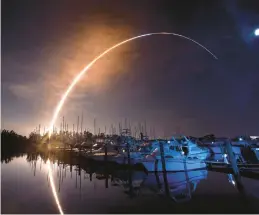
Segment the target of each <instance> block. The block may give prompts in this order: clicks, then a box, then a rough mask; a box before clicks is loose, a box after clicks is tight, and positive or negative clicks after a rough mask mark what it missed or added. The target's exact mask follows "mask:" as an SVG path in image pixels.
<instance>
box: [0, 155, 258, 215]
mask: <svg viewBox="0 0 259 215" xmlns="http://www.w3.org/2000/svg"><path fill="white" fill-rule="evenodd" d="M80 162H81V163H84V165H79V166H78V165H75V164H74V162H73V161H72V160H71V159H70V164H69V162H63V163H61V161H57V160H55V159H52V160H51V162H50V166H51V169H52V174H51V175H52V177H53V179H54V180H53V182H54V185H55V189H56V191H57V197H58V200H59V202H60V206H61V208H62V210H63V212H64V213H65V214H66V213H259V206H258V203H259V181H258V180H254V179H248V178H242V182H243V185H244V187H245V193H240V192H239V191H238V189H237V188H236V187H235V186H234V185H233V183H231V182H229V179H228V175H227V174H224V173H215V172H209V171H207V170H203V171H192V172H187V173H184V172H181V173H179V172H178V173H170V174H169V173H168V174H167V175H166V176H164V175H163V174H158V175H155V174H149V175H147V174H146V173H144V172H141V171H132V172H131V173H129V171H128V170H118V169H117V170H112V173H111V172H110V173H109V174H105V172H107V170H105V167H104V166H102V167H98V166H96V165H95V166H94V168H93V167H91V166H89V165H90V164H85V163H86V162H85V161H80ZM1 171H2V174H1V179H2V180H1V187H2V193H1V194H2V198H1V199H2V200H1V201H2V202H1V203H2V204H1V206H2V213H26V214H28V213H34V214H36V213H41V214H43V213H44V214H46V213H59V209H58V206H57V203H56V200H55V198H54V195H53V186H51V183H50V175H49V174H50V173H49V169H48V164H47V162H46V159H44V160H43V159H41V158H40V157H36V158H35V157H34V158H33V157H30V156H28V155H24V156H21V157H16V158H13V160H11V161H10V162H7V163H5V162H3V163H2V170H1ZM165 177H166V179H167V186H165V181H164V180H165ZM167 188H169V189H167ZM165 190H169V193H166V191H165Z"/></svg>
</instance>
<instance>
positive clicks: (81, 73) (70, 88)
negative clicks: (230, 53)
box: [49, 32, 218, 137]
mask: <svg viewBox="0 0 259 215" xmlns="http://www.w3.org/2000/svg"><path fill="white" fill-rule="evenodd" d="M152 35H173V36H177V37H181V38H184V39H187V40H189V41H192V42H193V43H195V44H197V45H198V46H200V47H201V48H203V49H205V50H206V51H207V52H208V53H209V54H211V55H212V56H213V57H214V58H215V59H216V60H217V59H218V58H217V57H216V55H214V54H213V53H212V52H211V51H210V50H209V49H207V48H206V47H205V46H203V45H201V44H200V43H198V42H197V41H195V40H193V39H191V38H189V37H187V36H184V35H181V34H176V33H169V32H158V33H148V34H142V35H139V36H135V37H132V38H129V39H126V40H124V41H122V42H119V43H117V44H116V45H114V46H112V47H110V48H108V49H106V50H105V51H104V52H103V53H101V54H100V55H98V56H97V57H96V58H94V59H93V60H92V61H91V62H90V63H89V64H88V65H87V66H86V67H85V68H84V69H83V70H81V71H80V72H79V74H78V75H77V76H76V77H75V78H74V80H73V81H72V83H71V84H70V85H69V87H68V88H67V90H66V91H65V93H64V94H63V95H62V97H61V99H60V101H59V103H58V105H57V107H56V109H55V111H54V114H53V117H52V119H51V122H50V125H49V128H53V126H54V125H55V122H56V120H57V117H58V115H59V112H60V110H61V109H62V107H63V105H64V103H65V101H66V98H67V97H68V95H69V93H70V92H71V91H72V90H73V88H74V86H75V85H76V84H77V83H78V82H79V81H80V79H81V78H82V76H83V75H84V74H85V73H86V72H87V71H88V69H90V68H91V67H92V65H93V64H94V63H95V62H96V61H98V60H99V59H100V58H102V57H103V56H104V55H106V54H107V53H109V52H110V51H112V50H113V49H115V48H117V47H119V46H121V45H123V44H125V43H127V42H130V41H132V40H135V39H138V38H142V37H146V36H152ZM51 134H52V130H51V129H50V130H49V137H50V136H51Z"/></svg>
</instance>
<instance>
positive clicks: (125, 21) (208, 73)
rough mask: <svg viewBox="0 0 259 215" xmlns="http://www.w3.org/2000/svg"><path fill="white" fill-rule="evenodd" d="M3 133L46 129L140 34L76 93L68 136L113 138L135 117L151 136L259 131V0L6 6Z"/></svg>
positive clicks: (60, 1)
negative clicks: (79, 129)
mask: <svg viewBox="0 0 259 215" xmlns="http://www.w3.org/2000/svg"><path fill="white" fill-rule="evenodd" d="M1 8H2V30H1V33H2V45H1V46H2V50H1V51H2V55H1V56H2V59H1V60H2V63H1V66H2V68H1V70H2V77H1V80H2V89H1V90H2V95H1V96H2V113H1V116H2V128H6V129H13V130H15V131H16V132H18V133H21V134H24V135H28V134H29V132H31V131H33V129H34V128H35V127H36V126H37V125H38V124H41V126H42V127H43V126H47V125H48V124H49V121H50V120H51V117H52V114H53V111H54V108H55V107H56V105H57V103H58V101H59V99H60V97H61V95H62V93H63V92H64V91H65V89H66V88H67V86H68V85H69V83H71V81H72V79H73V77H75V75H76V74H77V73H78V72H79V71H80V70H81V69H83V68H84V67H85V66H86V65H87V63H89V62H90V61H91V60H92V59H93V58H94V57H95V56H96V55H97V54H100V53H101V52H102V51H104V50H105V49H107V48H109V47H110V46H112V45H114V44H115V43H117V42H120V41H122V40H124V39H127V38H129V37H132V36H137V35H140V34H145V33H149V32H164V31H166V32H174V33H179V34H183V35H186V36H189V37H191V38H193V39H195V40H197V41H198V42H200V43H201V44H203V45H205V46H206V47H207V48H208V49H210V50H211V51H212V52H213V53H214V54H215V55H217V57H218V60H215V59H213V58H212V56H210V55H209V54H208V53H207V52H206V51H204V50H203V49H201V48H200V47H199V46H197V45H195V44H194V43H192V42H190V41H187V40H184V39H181V38H178V37H174V36H163V35H156V36H151V37H147V38H143V39H139V40H135V41H133V42H130V43H127V44H126V45H124V46H121V47H120V48H118V49H116V50H114V51H113V52H111V53H110V54H109V55H107V56H105V57H104V58H102V59H101V60H100V61H98V63H97V64H95V65H94V67H92V68H91V69H90V70H89V73H88V74H87V75H86V76H84V78H83V79H82V80H81V81H80V83H79V84H78V85H77V86H76V89H74V90H73V92H72V94H71V95H70V97H69V98H68V100H67V101H66V103H65V106H64V108H63V110H62V112H61V113H60V115H59V119H58V122H57V124H56V126H57V127H58V128H59V127H60V122H61V118H62V116H65V119H66V121H67V123H68V124H69V128H70V129H71V128H72V124H73V123H74V124H76V120H77V115H81V113H82V111H83V113H84V128H87V129H89V130H90V131H93V119H94V118H95V117H96V119H97V127H100V128H101V131H104V126H105V125H106V126H107V131H108V130H109V127H110V125H111V123H113V124H114V125H115V124H116V126H117V125H118V122H120V121H121V122H124V118H125V117H126V118H127V119H128V121H130V122H131V125H132V127H133V126H134V125H137V123H138V122H142V123H143V122H144V121H145V120H146V122H147V132H148V133H149V130H150V127H155V130H156V135H159V136H164V135H165V136H170V135H172V134H174V133H183V134H186V135H194V136H201V135H205V134H208V133H214V134H215V135H220V136H227V135H230V136H234V135H238V134H249V135H255V134H258V133H259V37H257V38H256V37H255V36H254V34H253V32H254V30H255V29H256V28H257V27H259V2H258V0H243V1H234V0H233V1H232V0H226V1H220V0H217V1H209V0H200V1H194V0H192V1H191V0H178V1H174V0H169V1H163V0H156V1H152V0H146V1H144V0H127V1H126V0H106V1H105V0H102V1H101V0H22V1H21V0H2V7H1Z"/></svg>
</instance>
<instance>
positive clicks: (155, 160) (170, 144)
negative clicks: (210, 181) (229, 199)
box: [134, 138, 208, 172]
mask: <svg viewBox="0 0 259 215" xmlns="http://www.w3.org/2000/svg"><path fill="white" fill-rule="evenodd" d="M186 139H187V138H184V140H185V141H186ZM159 144H162V145H163V151H164V160H165V168H164V169H163V164H162V158H161V152H160V146H159V147H156V149H155V150H154V151H153V152H152V153H151V154H150V155H147V156H146V157H145V158H142V157H141V158H135V159H134V163H135V164H138V163H139V164H140V163H141V164H142V165H143V166H144V167H145V169H146V170H147V171H148V172H157V171H158V172H159V171H186V170H194V169H204V168H206V163H205V162H204V158H205V157H206V156H208V150H203V149H201V148H199V147H196V148H197V149H198V152H197V151H195V150H190V148H191V147H192V148H194V147H195V146H196V145H195V144H194V145H192V144H191V143H188V144H185V145H183V143H182V142H179V141H177V140H176V139H175V138H172V140H170V141H167V142H161V141H160V142H159ZM183 147H186V149H187V150H188V151H187V153H186V152H184V151H183ZM189 147H190V148H189Z"/></svg>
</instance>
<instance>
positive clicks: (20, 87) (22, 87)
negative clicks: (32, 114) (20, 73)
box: [9, 83, 39, 100]
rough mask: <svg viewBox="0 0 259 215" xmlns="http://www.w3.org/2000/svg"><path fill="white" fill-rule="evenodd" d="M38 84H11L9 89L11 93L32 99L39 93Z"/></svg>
mask: <svg viewBox="0 0 259 215" xmlns="http://www.w3.org/2000/svg"><path fill="white" fill-rule="evenodd" d="M38 89H39V87H38V85H37V84H36V83H29V84H11V85H10V86H9V90H10V91H11V93H12V94H13V95H14V96H16V97H18V98H22V99H26V100H30V99H33V98H34V97H36V96H37V94H38Z"/></svg>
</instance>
